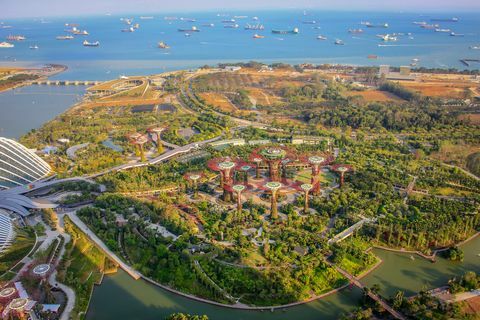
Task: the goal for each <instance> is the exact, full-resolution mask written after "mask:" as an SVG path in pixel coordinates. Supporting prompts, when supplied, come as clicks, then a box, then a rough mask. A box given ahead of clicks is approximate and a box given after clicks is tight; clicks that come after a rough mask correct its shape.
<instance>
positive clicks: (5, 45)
mask: <svg viewBox="0 0 480 320" xmlns="http://www.w3.org/2000/svg"><path fill="white" fill-rule="evenodd" d="M13 47H15V45H14V44H13V43H8V42H0V48H13Z"/></svg>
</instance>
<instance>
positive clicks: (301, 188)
mask: <svg viewBox="0 0 480 320" xmlns="http://www.w3.org/2000/svg"><path fill="white" fill-rule="evenodd" d="M295 189H297V190H299V191H302V192H303V195H304V196H305V200H304V203H303V212H304V213H308V207H309V206H308V195H309V193H310V190H312V189H313V185H312V184H310V183H302V182H299V183H297V184H296V185H295Z"/></svg>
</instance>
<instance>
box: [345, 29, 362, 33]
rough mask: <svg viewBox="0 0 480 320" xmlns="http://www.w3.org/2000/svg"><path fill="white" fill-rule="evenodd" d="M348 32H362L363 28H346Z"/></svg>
mask: <svg viewBox="0 0 480 320" xmlns="http://www.w3.org/2000/svg"><path fill="white" fill-rule="evenodd" d="M348 32H349V33H353V34H359V33H363V32H364V31H363V29H348Z"/></svg>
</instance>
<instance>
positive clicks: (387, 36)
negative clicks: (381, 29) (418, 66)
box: [377, 34, 398, 42]
mask: <svg viewBox="0 0 480 320" xmlns="http://www.w3.org/2000/svg"><path fill="white" fill-rule="evenodd" d="M377 37H379V38H380V39H382V40H383V41H385V42H388V41H397V40H398V38H397V37H396V36H394V35H390V34H377Z"/></svg>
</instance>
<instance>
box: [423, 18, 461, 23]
mask: <svg viewBox="0 0 480 320" xmlns="http://www.w3.org/2000/svg"><path fill="white" fill-rule="evenodd" d="M430 21H436V22H458V18H456V17H453V18H446V19H445V18H434V19H430Z"/></svg>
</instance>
